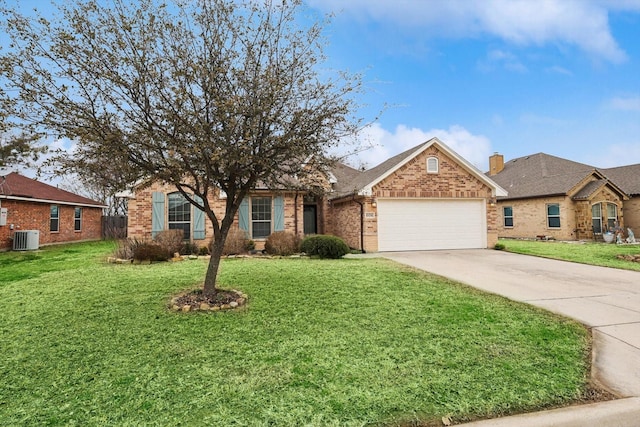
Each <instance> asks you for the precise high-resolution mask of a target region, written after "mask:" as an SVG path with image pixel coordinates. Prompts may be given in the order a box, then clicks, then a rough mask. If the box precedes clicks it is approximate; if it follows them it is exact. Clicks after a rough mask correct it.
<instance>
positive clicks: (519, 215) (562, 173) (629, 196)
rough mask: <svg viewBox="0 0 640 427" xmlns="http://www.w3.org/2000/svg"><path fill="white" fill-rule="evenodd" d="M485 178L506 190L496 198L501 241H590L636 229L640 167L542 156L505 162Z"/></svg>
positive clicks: (494, 163) (493, 161)
mask: <svg viewBox="0 0 640 427" xmlns="http://www.w3.org/2000/svg"><path fill="white" fill-rule="evenodd" d="M489 167H490V171H489V173H488V175H489V176H490V177H491V178H492V179H493V180H494V181H496V182H497V183H498V184H499V185H500V186H501V187H503V188H504V189H506V190H507V191H508V193H509V194H508V196H503V197H499V198H498V206H499V208H500V209H499V210H498V218H499V235H500V237H515V238H533V237H537V236H544V237H553V238H555V239H559V240H584V239H594V238H596V239H597V238H598V237H599V236H601V235H602V233H604V232H606V231H615V230H616V229H617V228H618V227H632V228H634V227H640V199H639V194H640V165H632V166H624V167H620V168H612V169H598V168H595V167H593V166H590V165H585V164H583V163H577V162H573V161H571V160H566V159H562V158H559V157H555V156H550V155H548V154H544V153H538V154H533V155H530V156H524V157H520V158H517V159H513V160H511V161H509V162H507V163H504V158H503V156H502V155H500V154H495V155H493V156H491V158H490V159H489Z"/></svg>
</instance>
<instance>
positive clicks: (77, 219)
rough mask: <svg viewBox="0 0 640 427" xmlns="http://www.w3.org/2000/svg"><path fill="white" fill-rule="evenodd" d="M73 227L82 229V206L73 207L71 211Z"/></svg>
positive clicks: (78, 229)
mask: <svg viewBox="0 0 640 427" xmlns="http://www.w3.org/2000/svg"><path fill="white" fill-rule="evenodd" d="M73 229H74V230H75V231H80V230H82V208H75V209H74V212H73Z"/></svg>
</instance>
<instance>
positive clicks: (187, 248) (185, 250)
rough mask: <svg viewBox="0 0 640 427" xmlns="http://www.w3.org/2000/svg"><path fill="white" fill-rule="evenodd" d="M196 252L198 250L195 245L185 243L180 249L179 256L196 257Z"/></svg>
mask: <svg viewBox="0 0 640 427" xmlns="http://www.w3.org/2000/svg"><path fill="white" fill-rule="evenodd" d="M198 252H200V248H198V245H196V244H195V243H191V242H185V243H183V244H182V246H181V247H180V255H198Z"/></svg>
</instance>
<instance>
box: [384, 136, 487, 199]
mask: <svg viewBox="0 0 640 427" xmlns="http://www.w3.org/2000/svg"><path fill="white" fill-rule="evenodd" d="M428 157H437V158H438V161H439V172H438V173H437V174H428V173H427V172H426V161H427V158H428ZM373 191H374V195H375V196H376V197H421V198H432V197H436V198H473V199H489V198H490V197H491V189H490V188H489V187H487V186H486V185H485V184H484V183H483V182H481V181H480V180H479V179H477V178H475V177H474V176H473V175H472V174H470V173H469V172H467V171H466V170H465V169H464V168H462V167H461V166H460V165H459V164H458V163H457V162H455V161H454V160H453V159H451V158H450V157H449V156H447V155H446V154H445V153H444V152H442V151H440V150H439V149H438V148H437V147H435V146H431V147H429V148H428V149H427V150H425V151H424V152H423V153H421V154H420V155H419V156H416V157H415V158H413V159H411V160H410V161H409V162H408V163H407V164H405V165H404V166H403V167H402V168H401V169H400V170H398V171H396V172H395V173H394V174H393V175H391V176H389V177H387V178H386V179H385V180H383V181H382V182H380V183H379V184H378V185H376V186H375V187H374V188H373Z"/></svg>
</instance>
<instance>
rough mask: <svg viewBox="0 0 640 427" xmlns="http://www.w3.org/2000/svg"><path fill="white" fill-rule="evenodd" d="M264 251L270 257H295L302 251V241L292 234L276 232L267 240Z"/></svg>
mask: <svg viewBox="0 0 640 427" xmlns="http://www.w3.org/2000/svg"><path fill="white" fill-rule="evenodd" d="M264 249H265V251H266V252H267V253H268V254H270V255H282V256H287V255H293V254H295V253H298V252H299V250H300V239H299V238H298V236H296V235H295V234H293V233H291V232H288V231H276V232H275V233H272V234H271V235H270V236H269V237H268V238H267V241H266V242H265V244H264Z"/></svg>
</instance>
